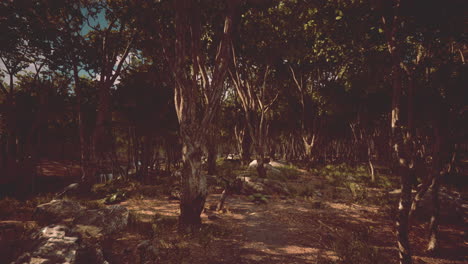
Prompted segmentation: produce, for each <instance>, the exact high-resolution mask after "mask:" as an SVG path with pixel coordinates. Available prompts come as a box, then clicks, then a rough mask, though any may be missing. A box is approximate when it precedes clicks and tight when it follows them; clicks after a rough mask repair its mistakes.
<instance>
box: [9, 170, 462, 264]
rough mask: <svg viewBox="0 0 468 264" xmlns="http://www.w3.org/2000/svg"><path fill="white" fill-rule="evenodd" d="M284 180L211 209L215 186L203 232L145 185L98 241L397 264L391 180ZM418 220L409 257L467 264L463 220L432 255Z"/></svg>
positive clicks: (191, 258) (172, 259)
mask: <svg viewBox="0 0 468 264" xmlns="http://www.w3.org/2000/svg"><path fill="white" fill-rule="evenodd" d="M288 186H289V187H290V188H291V189H294V188H295V192H294V195H286V196H285V195H275V194H273V195H268V196H265V197H264V199H262V200H256V199H252V196H248V195H230V196H228V198H227V200H226V203H225V209H224V210H223V211H220V212H216V211H215V210H210V208H213V206H214V205H215V204H216V203H217V202H218V200H219V198H220V194H219V193H220V189H219V188H217V189H216V188H215V189H212V192H211V194H210V195H209V196H208V198H207V201H206V209H205V211H204V212H203V213H202V220H203V226H202V228H201V230H200V231H199V232H197V233H195V234H191V235H182V234H180V233H179V232H178V231H177V216H178V215H179V201H178V200H172V199H169V197H168V195H167V190H166V191H164V192H161V187H160V186H159V187H158V186H143V185H142V186H140V189H139V190H138V192H136V193H140V194H138V195H133V196H132V197H131V198H129V199H128V200H126V201H123V202H121V203H120V205H122V206H125V207H127V208H128V209H129V210H130V212H131V214H130V215H131V219H130V223H129V227H128V229H127V230H126V231H124V232H120V233H117V234H114V235H112V236H111V237H107V238H106V239H105V240H103V241H101V246H102V247H103V251H104V256H105V258H106V260H108V262H109V263H112V264H114V263H122V264H124V263H226V264H227V263H233V264H234V263H246V264H251V263H272V264H276V263H278V264H279V263H311V264H312V263H317V264H327V263H328V264H331V263H363V264H366V263H369V264H371V263H372V264H374V263H375V264H378V263H396V260H397V251H396V247H395V244H396V243H395V240H396V238H395V235H394V215H395V208H396V204H397V198H398V194H396V195H391V194H389V193H391V192H389V189H391V188H393V187H394V186H393V187H392V186H387V188H382V187H380V186H374V187H370V186H369V187H365V188H357V187H352V188H345V187H343V185H342V184H336V182H332V183H330V179H329V177H327V176H326V175H316V174H315V173H313V172H306V171H303V170H300V173H299V174H298V176H297V177H295V178H294V180H289V181H288ZM350 186H353V185H350ZM311 190H314V191H313V192H311ZM353 190H354V191H353ZM364 194H365V195H364ZM80 199H82V198H80ZM83 202H85V203H89V202H91V203H94V202H95V201H83ZM28 205H29V206H30V207H31V203H29V204H28V203H25V204H22V206H25V207H26V206H28ZM20 207H21V206H20ZM20 212H23V213H22V214H20ZM31 212H32V209H31V208H30V209H28V210H18V213H15V214H11V215H10V217H2V218H1V219H0V220H1V221H0V222H2V221H12V220H13V221H24V222H26V221H31V216H32V214H31ZM426 218H427V217H426ZM423 220H424V217H416V218H415V219H414V220H413V225H412V229H411V230H412V231H411V245H412V249H413V255H414V263H416V264H419V263H421V264H422V263H434V264H442V263H456V264H462V263H468V242H467V241H466V231H467V230H466V225H464V224H461V223H453V221H445V220H447V219H445V220H444V219H443V220H442V223H441V225H440V245H441V248H440V251H439V252H438V254H437V255H433V256H430V255H428V254H427V253H425V251H424V249H425V247H426V244H427V241H428V239H427V228H428V223H427V222H428V221H423ZM426 220H427V219H426ZM449 220H450V219H449ZM465 224H466V223H465ZM0 240H1V239H0ZM145 240H146V241H150V243H151V244H152V248H154V252H156V253H154V254H153V255H152V256H151V258H150V262H146V261H148V256H146V255H147V253H146V252H142V251H141V250H140V249H138V245H140V244H141V242H142V241H145ZM0 262H1V259H0ZM2 263H3V262H2Z"/></svg>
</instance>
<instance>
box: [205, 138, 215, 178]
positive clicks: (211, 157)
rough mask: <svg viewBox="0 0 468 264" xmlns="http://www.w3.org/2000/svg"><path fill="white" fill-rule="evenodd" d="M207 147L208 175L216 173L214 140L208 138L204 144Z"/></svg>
mask: <svg viewBox="0 0 468 264" xmlns="http://www.w3.org/2000/svg"><path fill="white" fill-rule="evenodd" d="M206 149H207V152H208V153H207V154H208V157H207V170H208V175H216V144H215V142H214V141H210V140H208V142H207V144H206Z"/></svg>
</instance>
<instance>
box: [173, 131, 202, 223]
mask: <svg viewBox="0 0 468 264" xmlns="http://www.w3.org/2000/svg"><path fill="white" fill-rule="evenodd" d="M191 140H193V139H192V138H184V145H183V148H182V158H183V161H184V164H183V169H182V182H181V188H182V189H181V199H180V216H179V228H180V229H181V230H182V231H184V232H193V231H196V228H198V227H199V226H200V225H201V218H200V214H201V213H202V211H203V207H204V205H205V200H206V196H207V194H208V189H207V184H206V176H205V175H204V174H202V163H201V157H202V153H203V151H202V148H201V146H200V144H199V143H197V142H193V143H188V142H190V141H191Z"/></svg>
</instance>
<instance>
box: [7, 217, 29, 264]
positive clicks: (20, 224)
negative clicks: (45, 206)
mask: <svg viewBox="0 0 468 264" xmlns="http://www.w3.org/2000/svg"><path fill="white" fill-rule="evenodd" d="M37 228H38V226H37V223H36V222H34V221H13V220H7V221H0V262H1V261H4V262H5V263H9V262H11V261H13V260H15V259H16V258H17V257H18V255H19V254H21V253H22V252H23V251H24V249H25V248H28V247H29V242H28V241H29V240H30V235H31V233H32V232H34V230H37Z"/></svg>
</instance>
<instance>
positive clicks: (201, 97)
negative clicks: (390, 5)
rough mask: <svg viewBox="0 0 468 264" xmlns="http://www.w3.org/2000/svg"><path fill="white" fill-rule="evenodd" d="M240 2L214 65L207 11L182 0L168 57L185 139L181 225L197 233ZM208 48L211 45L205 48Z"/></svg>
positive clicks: (229, 5)
mask: <svg viewBox="0 0 468 264" xmlns="http://www.w3.org/2000/svg"><path fill="white" fill-rule="evenodd" d="M237 2H238V1H236V0H229V1H227V2H226V8H225V9H226V15H225V18H224V29H223V30H222V32H218V33H219V34H221V35H219V36H214V39H217V40H218V41H219V44H218V45H217V48H216V51H215V52H216V56H213V58H214V60H213V61H212V64H211V65H212V67H209V65H210V64H209V62H208V61H207V58H206V57H205V56H206V55H205V53H204V52H206V50H205V49H206V47H203V46H202V44H203V42H202V36H203V32H202V26H203V24H202V20H201V19H202V12H201V11H202V10H201V7H200V6H199V5H198V4H197V3H196V2H195V1H192V0H176V1H174V4H175V18H174V25H175V42H174V54H173V57H170V56H169V55H168V56H167V58H168V61H169V64H170V66H171V70H172V72H173V76H174V81H175V95H174V101H175V109H176V113H177V118H178V121H179V126H180V136H181V139H182V145H183V148H182V159H183V163H184V165H183V172H182V186H181V188H182V190H181V192H182V193H181V200H180V217H179V225H180V227H181V229H182V230H185V229H187V230H189V231H194V230H195V228H197V227H198V226H200V224H201V219H200V214H201V212H202V210H203V207H204V204H205V199H206V195H207V185H206V176H205V175H203V173H202V171H201V169H202V166H201V157H202V153H203V148H204V146H205V145H206V142H207V140H209V139H208V138H207V136H208V135H207V133H206V131H207V129H206V128H207V127H209V126H210V124H211V122H212V120H213V118H214V116H215V114H216V111H217V109H218V108H219V105H220V100H221V96H222V94H223V87H224V81H225V76H226V72H227V69H228V66H229V60H230V47H231V38H232V31H233V20H234V16H235V10H236V7H237V4H238V3H237ZM204 48H205V49H204Z"/></svg>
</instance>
